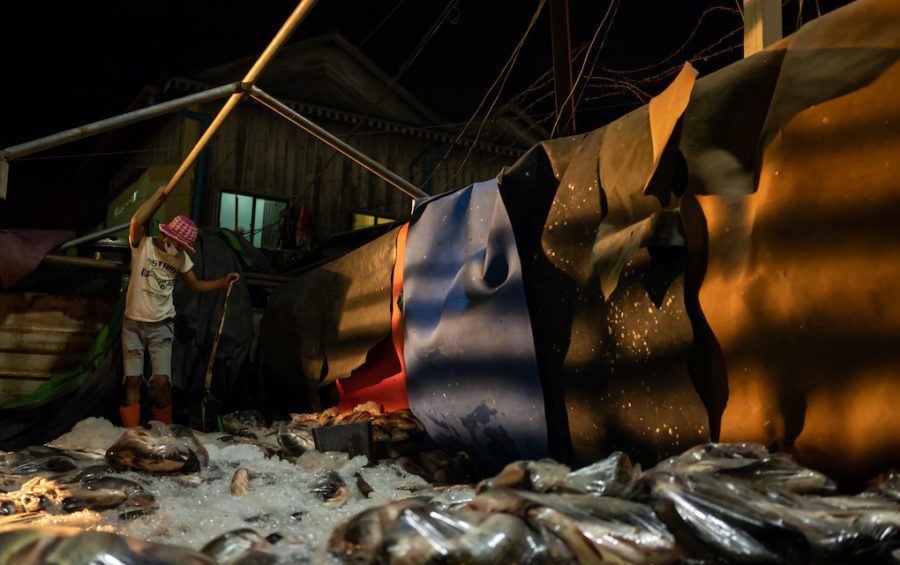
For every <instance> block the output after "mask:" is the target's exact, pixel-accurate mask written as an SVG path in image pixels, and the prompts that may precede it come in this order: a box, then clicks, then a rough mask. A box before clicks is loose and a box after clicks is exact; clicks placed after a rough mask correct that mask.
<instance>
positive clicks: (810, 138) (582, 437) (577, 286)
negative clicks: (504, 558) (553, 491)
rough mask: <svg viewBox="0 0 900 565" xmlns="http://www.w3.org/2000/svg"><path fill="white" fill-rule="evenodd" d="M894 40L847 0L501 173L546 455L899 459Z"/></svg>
mask: <svg viewBox="0 0 900 565" xmlns="http://www.w3.org/2000/svg"><path fill="white" fill-rule="evenodd" d="M898 54H900V4H898V3H897V2H892V1H889V0H860V1H858V2H855V3H853V4H851V5H848V6H846V7H844V8H842V9H839V10H836V11H834V12H832V13H830V14H828V15H827V16H825V17H822V18H819V19H816V20H814V21H813V22H812V23H810V24H808V25H807V26H804V27H803V28H802V29H801V30H800V31H799V32H798V33H796V34H794V35H793V36H791V37H789V38H786V39H785V40H783V41H781V42H779V43H778V44H776V45H774V46H772V47H770V48H769V50H767V51H764V52H761V53H758V54H756V55H754V56H752V57H749V58H747V59H744V60H742V61H740V62H738V63H735V64H734V65H731V66H729V67H727V68H725V69H722V70H721V71H718V72H716V73H714V74H712V75H710V76H708V77H704V78H702V79H700V80H697V81H696V83H695V82H694V80H693V73H692V70H691V69H690V68H689V67H686V68H685V69H684V70H683V71H682V73H681V74H680V75H679V77H678V78H677V79H676V80H675V81H674V82H673V84H672V85H671V86H670V87H669V88H668V89H667V90H666V91H665V92H663V93H661V94H660V95H659V96H657V97H655V98H654V99H653V100H652V101H651V103H650V104H649V105H648V106H645V107H643V108H640V109H638V110H635V111H634V112H632V113H630V114H628V115H626V116H623V117H622V118H620V119H618V120H616V121H614V122H612V123H611V124H609V125H607V126H605V127H604V128H602V129H600V130H597V131H595V132H592V133H590V134H586V135H581V136H573V137H570V138H565V139H559V140H553V141H549V142H544V143H541V144H539V145H537V146H536V147H535V148H533V149H532V150H531V151H530V152H529V153H528V154H527V155H526V156H525V157H523V159H521V160H520V161H519V163H517V164H516V165H515V166H514V167H512V168H511V169H509V170H506V171H504V173H503V175H502V177H501V193H502V195H503V198H504V201H505V202H506V205H507V208H508V210H509V213H510V217H511V219H512V223H513V226H514V229H515V230H516V240H517V243H518V246H519V252H520V254H521V256H522V258H523V260H522V262H523V269H524V277H525V284H526V290H527V293H528V301H529V311H530V312H531V316H532V320H533V325H534V331H535V342H536V346H537V354H538V364H539V366H540V368H541V377H542V381H543V384H544V391H545V395H546V398H547V412H548V425H549V433H550V438H551V440H550V443H551V446H552V447H553V448H554V454H555V455H557V456H558V457H563V458H566V459H574V460H575V461H577V462H587V461H592V460H594V459H596V458H597V457H598V456H600V455H602V454H604V453H607V452H608V451H610V450H611V449H614V448H623V447H625V448H626V449H627V450H628V451H630V452H633V453H635V454H636V456H637V458H638V459H639V460H642V461H651V462H652V461H654V460H656V459H658V458H659V457H661V456H663V455H665V454H666V453H673V452H676V451H680V450H681V449H683V448H684V447H685V446H686V445H689V444H691V443H698V442H701V441H704V440H706V439H707V438H710V439H713V440H717V439H721V440H727V441H739V442H746V441H755V442H760V443H764V444H766V445H768V446H771V447H777V448H781V449H785V450H790V451H792V452H793V453H794V454H795V455H796V456H797V457H798V458H799V459H800V460H801V461H802V462H804V463H805V464H808V465H810V466H813V467H816V468H819V469H821V470H824V471H826V472H828V473H830V474H833V475H834V476H837V477H838V478H840V479H843V480H845V481H848V484H850V483H852V482H854V481H856V485H857V486H858V485H859V482H858V481H861V480H865V479H867V478H869V477H870V476H871V475H872V474H874V473H876V472H878V471H881V470H884V469H886V468H888V467H891V466H897V465H900V439H898V438H900V417H898V415H897V412H896V411H895V410H894V409H893V406H892V404H891V399H893V398H896V397H897V396H898V394H900V377H898V376H900V358H898V356H897V348H896V347H895V342H896V337H897V335H898V333H897V329H898V327H900V311H898V310H897V308H896V304H897V301H896V293H897V290H896V288H897V281H898V280H900V271H898V265H900V255H898V253H900V230H898V223H897V221H896V218H897V217H898V216H900V185H898V179H900V171H898V166H900V160H898V159H897V155H898V154H900V145H898V144H900V106H898V100H900V98H898V97H897V96H896V92H897V90H898V89H900V64H898ZM841 454H846V455H847V456H848V457H849V459H850V460H852V463H850V461H848V457H844V456H840V455H841Z"/></svg>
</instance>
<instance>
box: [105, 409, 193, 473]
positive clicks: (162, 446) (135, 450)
mask: <svg viewBox="0 0 900 565" xmlns="http://www.w3.org/2000/svg"><path fill="white" fill-rule="evenodd" d="M106 460H107V461H109V462H110V463H111V464H112V465H114V466H116V467H117V468H121V469H135V470H138V471H145V472H148V473H193V472H196V471H199V470H200V469H201V468H202V467H206V465H207V464H208V463H209V454H208V453H207V452H206V448H205V447H203V444H202V443H200V440H198V439H197V436H195V435H194V433H193V432H192V431H191V430H190V428H185V427H184V426H177V425H172V426H167V425H166V424H163V423H162V422H156V421H151V422H150V423H149V424H147V426H145V427H143V428H129V429H128V430H126V431H125V433H124V434H122V437H120V438H119V439H118V441H116V443H114V444H113V445H112V446H111V447H110V448H109V450H107V452H106Z"/></svg>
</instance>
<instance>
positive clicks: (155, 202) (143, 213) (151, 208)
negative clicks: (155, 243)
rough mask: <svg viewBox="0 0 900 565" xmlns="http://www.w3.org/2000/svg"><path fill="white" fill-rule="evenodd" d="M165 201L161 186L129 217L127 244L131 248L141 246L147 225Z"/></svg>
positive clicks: (163, 188) (163, 189)
mask: <svg viewBox="0 0 900 565" xmlns="http://www.w3.org/2000/svg"><path fill="white" fill-rule="evenodd" d="M165 201H166V193H165V187H163V186H161V187H159V188H158V189H156V193H154V194H153V196H151V197H150V198H148V199H147V201H146V202H144V203H143V204H141V207H140V208H138V209H137V212H135V213H134V216H132V217H131V227H130V228H129V229H128V242H129V243H130V244H131V246H132V247H137V246H139V245H140V244H141V241H143V239H144V235H145V233H146V229H147V228H146V226H147V223H148V222H149V221H150V218H152V217H153V215H154V214H156V212H157V210H159V207H160V206H162V204H163V202H165Z"/></svg>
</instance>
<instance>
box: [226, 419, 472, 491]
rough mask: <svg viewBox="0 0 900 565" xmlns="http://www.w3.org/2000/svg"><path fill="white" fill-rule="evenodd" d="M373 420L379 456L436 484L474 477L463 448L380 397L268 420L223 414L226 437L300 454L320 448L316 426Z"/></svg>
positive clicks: (284, 454) (285, 454)
mask: <svg viewBox="0 0 900 565" xmlns="http://www.w3.org/2000/svg"><path fill="white" fill-rule="evenodd" d="M359 422H369V424H370V426H371V430H372V439H373V441H374V444H375V454H376V458H377V459H378V460H392V461H396V462H397V463H398V464H399V465H400V466H402V467H403V468H404V469H405V470H406V471H407V472H408V473H412V474H414V475H418V476H420V477H422V478H423V479H425V480H426V481H428V482H429V483H433V484H438V485H442V484H458V483H464V482H469V481H471V479H472V465H471V462H470V461H469V457H468V455H466V454H465V453H463V452H459V453H456V454H453V455H451V454H448V453H446V452H445V451H443V450H441V449H438V448H437V447H435V446H434V445H433V444H432V442H431V440H430V438H429V437H428V436H427V434H426V433H425V429H424V427H423V426H422V423H421V422H419V420H418V418H416V417H415V416H414V415H413V413H412V412H411V411H409V410H408V409H401V410H396V411H394V412H384V411H383V410H382V409H381V407H380V406H379V405H378V404H377V403H375V402H366V403H364V404H359V405H357V406H355V407H354V408H353V409H351V410H348V411H345V412H340V411H338V409H337V408H329V409H327V410H325V411H323V412H315V413H308V414H291V420H290V421H289V422H285V421H280V422H274V423H273V425H272V426H266V423H265V420H264V418H263V416H262V414H260V413H259V412H253V411H246V412H237V413H233V414H228V415H226V416H224V417H223V418H222V423H223V427H224V429H225V432H226V433H227V434H228V435H227V436H225V437H224V438H223V439H224V440H225V441H231V442H235V443H251V444H254V445H257V446H258V447H260V449H262V450H263V451H264V452H266V453H267V454H277V455H279V456H281V457H296V456H299V455H302V454H303V453H305V452H307V451H311V450H314V449H315V441H314V438H313V430H314V429H315V428H325V427H329V426H338V425H342V424H356V423H359Z"/></svg>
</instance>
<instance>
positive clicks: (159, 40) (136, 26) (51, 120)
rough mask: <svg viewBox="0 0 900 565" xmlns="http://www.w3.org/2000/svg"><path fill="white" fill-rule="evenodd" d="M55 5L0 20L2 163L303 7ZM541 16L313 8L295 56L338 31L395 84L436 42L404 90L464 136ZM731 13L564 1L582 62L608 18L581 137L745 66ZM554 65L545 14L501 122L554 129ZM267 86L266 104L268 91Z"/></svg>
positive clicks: (807, 15)
mask: <svg viewBox="0 0 900 565" xmlns="http://www.w3.org/2000/svg"><path fill="white" fill-rule="evenodd" d="M846 3H847V2H846V1H845V0H818V2H816V1H815V0H806V1H801V0H788V1H787V2H786V3H785V5H784V12H783V14H784V16H783V17H784V28H785V29H784V32H785V34H789V33H791V32H792V31H793V30H794V29H796V27H797V23H798V8H800V7H801V6H802V13H800V16H801V18H802V20H803V21H808V20H809V19H812V18H814V17H816V15H817V13H819V12H820V13H825V12H827V11H830V10H832V9H834V8H836V7H839V6H841V5H843V4H846ZM51 4H52V5H50V6H48V5H47V4H44V3H17V4H16V5H15V6H16V7H15V8H14V9H12V11H11V12H10V6H9V5H5V6H4V15H3V22H4V25H3V26H2V31H0V47H2V53H3V54H4V57H3V60H4V61H3V76H4V83H5V84H4V86H5V88H4V89H3V92H2V94H0V96H2V104H0V119H2V127H0V146H2V147H6V146H9V145H12V144H15V143H20V142H23V141H27V140H30V139H33V138H34V137H37V136H41V135H46V134H49V133H53V132H56V131H59V130H62V129H65V128H68V127H73V126H77V125H80V124H82V123H86V122H89V121H92V120H96V119H100V118H105V117H109V116H111V115H115V114H118V113H121V112H124V111H125V110H126V109H127V107H128V105H129V103H130V102H131V101H132V100H133V99H134V98H135V96H136V95H137V93H138V91H139V90H140V89H141V87H142V86H143V85H145V84H154V85H161V84H162V83H163V82H164V81H165V79H166V78H167V77H169V76H171V75H186V76H190V74H191V73H192V72H194V71H197V70H200V69H204V68H207V67H211V66H215V65H218V64H222V63H225V62H228V61H231V60H234V59H237V58H241V57H246V56H253V55H257V54H259V53H260V52H261V51H262V50H263V49H264V47H265V46H266V45H267V43H268V42H269V40H270V39H271V37H272V36H273V35H274V34H275V32H276V31H277V30H278V28H279V27H280V25H281V24H282V22H283V21H284V19H285V18H286V17H287V16H288V15H289V14H290V12H291V11H292V10H293V8H294V6H295V5H296V3H295V2H294V1H293V0H290V1H285V0H266V1H265V2H255V3H250V2H247V1H236V0H217V1H211V0H208V1H191V0H156V1H154V2H149V1H143V0H117V1H100V0H92V1H90V2H79V3H75V2H65V3H63V2H59V3H51ZM538 4H539V3H538V1H537V0H532V1H521V0H517V1H515V2H513V1H508V2H499V1H493V2H489V1H484V0H480V1H479V0H458V2H456V4H455V7H453V8H452V9H450V10H446V8H447V6H448V2H447V1H446V0H403V1H400V2H396V1H386V0H385V1H376V0H372V1H369V2H358V1H351V0H320V1H319V2H318V4H317V5H316V6H315V7H314V8H313V10H312V12H311V14H310V15H309V17H308V18H307V19H306V20H305V21H304V22H303V23H301V25H300V27H299V28H298V30H297V31H296V32H295V34H294V36H293V38H292V41H298V40H303V39H306V38H309V37H312V36H315V35H318V34H321V33H324V32H328V31H331V30H338V31H339V32H341V33H342V34H344V35H345V36H346V37H347V38H348V39H349V40H350V41H351V42H352V43H353V44H355V45H357V46H358V47H360V48H361V50H362V51H363V52H365V53H366V54H367V55H368V56H369V57H370V58H372V60H373V61H374V62H375V63H376V64H377V65H379V66H380V67H381V68H382V69H384V70H385V71H386V72H387V73H388V74H389V75H392V76H393V75H395V74H396V73H397V72H398V70H399V69H400V68H401V67H402V66H403V64H404V62H408V61H409V60H410V58H411V55H412V53H413V52H414V50H415V48H416V46H417V45H419V44H420V41H421V40H422V39H423V37H425V36H426V35H427V34H428V32H429V31H430V30H431V31H433V34H432V35H431V37H430V39H428V41H427V42H425V43H424V47H423V48H422V50H421V52H420V53H419V54H418V56H417V57H415V59H414V60H412V62H411V64H409V65H408V68H407V69H406V71H405V72H404V73H403V75H402V76H401V77H400V79H399V83H400V84H401V85H402V86H404V87H405V88H406V89H408V90H409V91H411V92H412V93H413V94H414V95H416V96H417V97H419V98H420V99H421V100H422V101H423V102H425V104H426V105H428V106H430V107H431V108H432V109H433V110H434V111H435V112H436V113H437V114H438V115H439V116H441V117H442V118H444V119H446V120H447V121H448V122H449V123H458V122H465V121H466V120H468V119H469V118H470V117H471V116H472V114H473V112H474V111H475V109H476V107H477V106H478V105H479V102H480V101H481V100H482V98H483V97H484V96H485V93H486V92H487V90H488V87H489V86H490V85H491V83H492V82H494V80H495V79H497V77H498V75H500V72H501V69H502V68H503V66H504V64H505V63H506V61H507V59H509V58H510V55H511V54H512V52H513V50H514V48H515V46H516V44H517V43H518V42H519V41H520V40H521V39H522V37H523V35H524V34H525V31H526V29H527V28H528V25H529V22H530V21H531V19H532V16H533V14H534V13H535V11H536V9H537V7H538ZM738 4H739V0H731V1H728V0H717V1H705V2H701V1H695V0H678V1H673V0H618V1H614V2H613V3H612V5H611V4H610V1H608V0H600V1H596V2H593V1H585V0H570V15H571V20H572V46H573V49H575V50H579V49H580V50H581V51H580V52H583V50H584V49H585V48H587V47H588V45H589V44H591V40H592V38H594V37H595V33H596V32H597V29H598V25H599V24H600V22H601V21H603V20H604V17H605V16H607V17H606V23H605V25H604V26H603V27H601V28H600V32H599V33H596V39H595V40H594V42H593V44H592V45H591V49H590V51H589V53H588V60H587V64H586V65H585V74H587V75H589V76H590V77H591V78H590V79H588V80H582V81H581V82H580V83H579V85H578V87H577V88H576V92H575V99H576V100H577V101H578V106H577V108H578V116H577V122H578V130H579V131H588V130H590V129H593V128H596V127H598V126H600V125H602V124H603V123H606V122H608V121H610V120H612V119H614V118H616V117H617V116H619V115H621V114H624V113H626V112H628V111H630V110H632V109H634V108H636V107H638V106H639V105H641V104H643V103H645V102H646V101H647V99H648V98H649V97H650V96H652V95H654V94H656V93H658V92H659V91H661V90H662V89H663V88H665V86H666V85H667V84H668V81H670V80H671V79H672V78H673V77H674V74H675V73H676V72H677V69H678V68H679V67H680V65H681V64H682V63H683V62H684V61H685V60H692V61H693V62H694V65H695V66H696V67H697V68H698V69H699V70H700V72H701V76H702V75H703V74H707V73H709V72H712V71H714V70H716V69H718V68H721V67H723V66H725V65H727V64H729V63H731V62H733V61H736V60H738V59H739V58H740V57H741V54H742V51H741V42H742V32H741V27H742V19H741V14H740V11H739V9H738ZM550 49H551V45H550V29H549V16H548V13H547V9H546V7H545V8H544V10H543V11H542V12H541V14H540V16H539V17H538V18H537V20H536V22H535V25H534V26H533V28H532V29H531V31H530V33H529V34H528V36H527V38H526V40H525V43H524V45H523V48H522V50H521V52H520V53H519V55H518V57H517V59H516V61H515V64H514V66H513V70H512V72H511V73H510V75H509V77H508V79H507V80H506V83H505V86H504V88H503V90H502V91H501V92H500V95H499V97H498V98H497V107H498V108H499V107H501V106H502V105H503V104H504V103H506V102H508V101H510V100H511V99H512V100H514V101H515V102H517V105H518V106H519V107H522V108H527V113H528V114H529V115H530V116H532V117H533V118H535V119H536V120H538V121H539V122H540V123H541V124H542V125H543V126H544V127H546V128H547V129H548V130H549V129H550V128H551V126H552V123H553V116H552V115H551V113H552V109H553V107H552V103H553V97H552V94H551V92H552V82H548V81H544V82H543V83H541V82H537V83H535V81H536V80H537V79H538V78H539V77H540V76H541V75H542V74H544V73H545V72H546V71H548V70H549V69H550V67H551V50H550ZM583 60H584V59H583V57H579V58H577V59H576V61H575V64H574V65H573V67H574V68H573V73H575V74H576V76H577V74H578V71H579V69H580V68H581V66H582V64H583ZM641 68H644V69H643V70H637V71H633V69H641ZM260 86H262V87H263V88H265V75H263V77H262V79H261V80H260ZM530 86H534V88H533V89H532V90H529V87H530ZM493 94H496V92H494V93H492V96H491V97H488V98H487V105H489V104H490V103H491V102H492V101H493V99H494V98H493ZM487 105H486V106H485V107H487ZM476 123H477V122H476ZM91 147H92V146H91V144H90V143H80V144H77V146H76V145H71V146H68V147H63V148H61V149H59V150H55V151H53V152H50V153H47V154H39V155H37V156H40V157H44V158H45V159H43V160H33V161H29V162H25V161H21V162H15V163H13V165H12V169H13V172H12V180H11V184H10V189H11V194H10V198H11V199H13V198H14V197H15V196H16V190H17V186H20V187H21V186H26V185H29V183H28V179H31V178H42V183H43V184H52V181H49V180H47V176H48V175H51V176H55V177H56V178H58V176H59V174H60V173H58V172H57V171H63V170H67V169H66V165H67V164H69V165H71V164H74V163H75V162H77V160H78V157H68V158H59V157H61V156H65V155H72V154H75V155H80V154H82V153H84V152H90V150H91ZM46 157H52V159H46ZM73 182H74V181H73ZM33 184H35V183H31V185H33ZM38 184H40V183H38ZM74 184H77V183H74ZM31 185H29V186H31ZM19 190H20V191H21V190H23V189H21V188H20V189H19ZM29 190H31V189H29ZM4 208H7V210H4ZM8 208H10V206H9V203H0V222H4V221H6V222H8V216H9V210H8ZM19 220H20V221H21V217H20V218H19ZM16 223H19V222H16ZM2 225H3V224H2V223H0V227H2Z"/></svg>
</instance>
